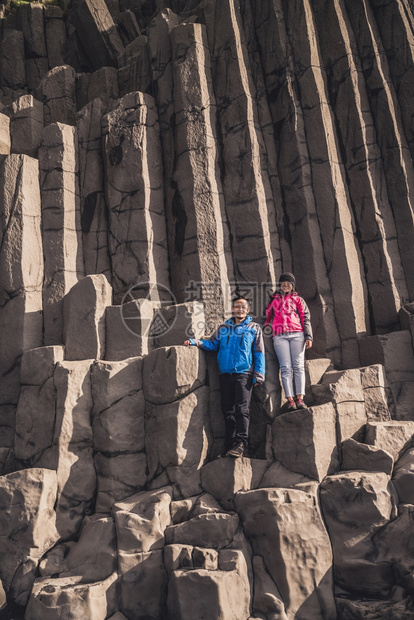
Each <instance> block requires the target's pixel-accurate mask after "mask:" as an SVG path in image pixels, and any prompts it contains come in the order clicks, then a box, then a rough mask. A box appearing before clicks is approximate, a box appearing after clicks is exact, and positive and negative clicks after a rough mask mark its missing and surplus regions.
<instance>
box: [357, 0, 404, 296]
mask: <svg viewBox="0 0 414 620" xmlns="http://www.w3.org/2000/svg"><path fill="white" fill-rule="evenodd" d="M345 6H346V9H347V17H348V19H349V22H350V24H351V26H352V30H353V31H354V33H355V42H356V44H357V46H358V52H359V57H360V59H361V63H362V65H363V67H364V82H365V87H366V88H367V91H368V95H369V109H370V111H371V114H372V116H373V120H374V125H375V140H376V141H377V142H378V145H379V147H380V150H381V158H382V161H383V166H384V175H385V179H386V183H387V185H386V192H387V194H388V200H389V202H390V205H391V207H392V211H393V216H394V220H395V227H396V229H397V237H398V248H399V253H400V257H401V262H402V264H403V267H404V273H405V277H406V280H407V286H408V291H409V294H410V299H414V261H413V260H412V247H413V244H414V226H413V224H414V202H413V192H414V170H413V165H412V155H411V154H410V147H411V148H412V147H413V144H414V143H413V141H412V137H413V133H412V129H413V123H412V118H411V112H410V101H411V100H412V84H411V81H412V80H411V78H410V77H409V76H410V75H412V71H413V55H412V51H411V46H412V44H411V43H410V42H409V41H410V39H411V36H412V35H411V25H409V20H408V15H407V14H406V13H405V11H406V7H405V6H404V5H403V4H402V3H401V2H390V3H389V4H388V3H383V2H382V1H381V0H380V2H377V1H376V0H375V1H374V2H372V3H371V2H367V1H366V0H364V1H363V2H353V0H345ZM391 23H392V24H393V27H392V28H390V24H391ZM378 27H379V29H378ZM384 47H385V49H388V51H387V52H386V51H385V50H384ZM391 50H392V51H391ZM390 51H391V52H390ZM406 52H407V53H406ZM393 82H394V84H393ZM410 91H411V92H410ZM407 95H408V96H407ZM402 112H403V113H402ZM364 113H366V111H365V110H364ZM407 140H408V141H409V143H407ZM396 179H398V183H396V182H395V180H396Z"/></svg>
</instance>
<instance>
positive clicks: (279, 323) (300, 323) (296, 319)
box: [264, 291, 313, 340]
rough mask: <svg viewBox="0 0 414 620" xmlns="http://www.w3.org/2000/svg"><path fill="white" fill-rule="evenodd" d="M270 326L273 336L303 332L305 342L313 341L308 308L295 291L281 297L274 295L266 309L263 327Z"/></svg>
mask: <svg viewBox="0 0 414 620" xmlns="http://www.w3.org/2000/svg"><path fill="white" fill-rule="evenodd" d="M267 325H271V326H272V333H273V336H280V335H281V334H286V333H291V332H303V333H304V336H305V340H313V334H312V325H311V321H310V312H309V308H308V306H307V305H306V302H305V300H304V299H302V297H300V295H298V293H297V292H296V291H292V292H291V293H287V295H283V294H282V293H279V292H277V293H274V294H273V295H272V299H271V301H270V303H269V305H268V306H267V308H266V319H265V323H264V327H266V326H267Z"/></svg>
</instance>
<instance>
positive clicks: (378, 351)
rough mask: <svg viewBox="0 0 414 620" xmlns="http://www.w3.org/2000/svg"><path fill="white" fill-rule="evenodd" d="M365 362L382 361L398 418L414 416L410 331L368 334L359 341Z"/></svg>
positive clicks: (412, 360) (412, 358)
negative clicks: (379, 334) (376, 334)
mask: <svg viewBox="0 0 414 620" xmlns="http://www.w3.org/2000/svg"><path fill="white" fill-rule="evenodd" d="M359 348H360V355H361V362H362V364H364V365H368V364H382V365H383V366H384V368H385V374H386V377H387V380H388V383H389V386H390V390H391V393H392V396H393V399H394V403H395V417H396V419H397V420H414V354H413V348H412V342H411V334H410V332H408V331H401V332H391V333H390V334H384V335H383V336H368V337H366V338H362V339H361V340H360V343H359Z"/></svg>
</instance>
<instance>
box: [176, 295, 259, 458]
mask: <svg viewBox="0 0 414 620" xmlns="http://www.w3.org/2000/svg"><path fill="white" fill-rule="evenodd" d="M232 313H233V316H232V317H231V318H230V319H228V320H227V321H225V322H224V323H222V324H221V325H220V327H218V328H217V329H216V331H215V332H214V333H213V334H212V335H211V336H210V338H209V339H208V340H196V339H194V338H190V340H186V341H185V342H184V344H185V345H186V346H191V345H192V346H197V347H200V348H201V349H203V350H204V351H217V362H218V366H219V371H220V388H221V409H222V411H223V415H224V420H225V426H226V453H225V456H233V457H240V456H243V454H244V450H245V448H246V446H247V442H248V437H249V422H250V400H251V397H252V387H253V386H256V385H259V384H260V383H263V381H264V377H265V355H264V342H263V333H262V329H261V327H260V325H259V324H258V323H254V322H253V319H252V317H251V316H249V314H248V313H249V302H248V301H247V299H245V298H244V297H236V298H235V299H233V304H232Z"/></svg>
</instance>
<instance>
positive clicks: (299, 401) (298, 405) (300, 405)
mask: <svg viewBox="0 0 414 620" xmlns="http://www.w3.org/2000/svg"><path fill="white" fill-rule="evenodd" d="M296 409H307V406H306V405H305V403H304V402H303V400H302V399H301V398H297V399H296Z"/></svg>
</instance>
